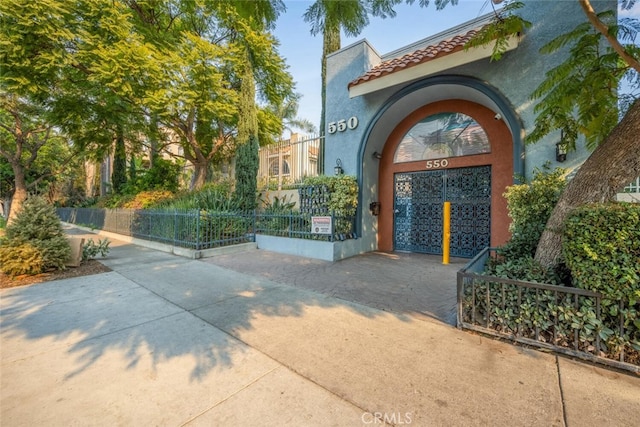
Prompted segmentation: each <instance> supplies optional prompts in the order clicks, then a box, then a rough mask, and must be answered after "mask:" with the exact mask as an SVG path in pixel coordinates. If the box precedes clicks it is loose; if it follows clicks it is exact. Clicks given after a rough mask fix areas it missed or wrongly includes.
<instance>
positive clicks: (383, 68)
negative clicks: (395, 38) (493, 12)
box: [348, 27, 481, 88]
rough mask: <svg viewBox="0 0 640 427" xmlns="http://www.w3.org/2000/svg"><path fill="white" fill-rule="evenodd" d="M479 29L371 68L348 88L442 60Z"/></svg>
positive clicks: (456, 50)
mask: <svg viewBox="0 0 640 427" xmlns="http://www.w3.org/2000/svg"><path fill="white" fill-rule="evenodd" d="M480 29H481V27H480V28H474V29H473V30H470V31H468V32H466V33H464V34H457V35H455V36H453V37H451V38H448V39H446V40H442V41H441V42H439V43H438V44H435V45H431V46H427V47H424V48H422V49H418V50H416V51H414V52H411V53H408V54H406V55H404V56H401V57H399V58H393V59H390V60H387V61H384V62H381V63H380V64H378V65H376V66H375V67H373V68H372V69H371V70H369V71H367V72H366V73H364V74H363V75H361V76H360V77H358V78H357V79H355V80H353V81H352V82H350V83H349V85H348V87H349V88H351V87H353V86H357V85H359V84H361V83H365V82H368V81H371V80H375V79H377V78H379V77H383V76H386V75H389V74H393V73H395V72H397V71H400V70H403V69H407V68H410V67H414V66H416V65H419V64H424V63H425V62H429V61H433V60H434V59H438V58H442V57H443V56H446V55H449V54H451V53H454V52H458V51H460V50H462V49H463V48H464V45H465V44H467V42H468V41H469V40H471V39H472V38H473V36H475V35H476V34H477V33H478V32H479V31H480Z"/></svg>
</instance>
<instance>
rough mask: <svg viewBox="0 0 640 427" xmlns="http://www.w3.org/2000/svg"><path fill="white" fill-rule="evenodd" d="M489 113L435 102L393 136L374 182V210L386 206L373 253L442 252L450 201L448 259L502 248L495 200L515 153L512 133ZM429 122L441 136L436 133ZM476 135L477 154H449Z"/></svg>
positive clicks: (503, 229)
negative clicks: (444, 214) (444, 208)
mask: <svg viewBox="0 0 640 427" xmlns="http://www.w3.org/2000/svg"><path fill="white" fill-rule="evenodd" d="M495 114H496V113H494V112H493V111H492V110H490V109H489V108H487V107H485V106H483V105H480V104H477V103H475V102H471V101H467V100H462V99H454V100H446V101H438V102H433V103H430V104H427V105H424V106H422V107H420V108H418V109H416V110H415V111H413V112H412V113H410V114H409V115H408V116H407V117H405V118H404V119H403V120H401V121H400V123H399V124H398V125H397V126H396V127H395V128H394V129H393V131H392V132H391V133H390V135H389V137H388V138H387V141H386V143H385V144H384V149H383V151H382V156H381V159H380V166H379V175H378V177H379V178H378V189H379V197H380V203H381V206H386V207H387V209H381V210H380V216H379V218H378V248H379V249H380V250H383V251H392V250H405V251H411V252H425V253H441V249H439V248H441V244H442V239H441V236H442V227H441V226H442V208H441V206H442V203H443V202H444V201H446V200H449V201H451V202H452V237H453V239H452V246H451V247H452V254H453V255H455V256H462V257H471V256H474V255H475V254H476V253H477V252H479V251H480V249H482V248H483V247H484V246H488V245H499V244H502V243H504V242H506V240H507V239H508V237H509V230H508V224H509V218H508V216H507V208H506V201H505V199H504V198H503V197H502V194H503V193H504V191H505V188H506V187H507V186H508V185H511V184H512V183H513V174H514V168H513V161H512V159H513V149H514V148H513V139H512V136H511V132H510V131H509V129H508V127H507V126H506V124H505V123H504V121H502V120H496V119H495ZM432 117H436V118H437V119H438V120H439V122H440V123H441V125H442V123H444V126H446V127H447V129H437V126H436V124H435V123H436V122H435V121H430V120H431V119H430V118H432ZM452 118H454V120H452ZM422 124H424V126H422ZM470 126H471V127H472V128H473V131H471V130H470ZM416 129H418V131H416ZM410 131H414V132H417V133H418V134H419V135H414V136H411V134H410ZM480 134H482V135H483V138H485V139H486V142H485V145H486V146H480V145H482V143H479V142H477V141H476V142H475V144H476V148H472V149H467V150H466V151H465V149H462V148H460V149H458V148H452V147H459V146H460V144H461V143H462V142H461V138H467V139H469V140H471V139H474V138H476V136H477V135H480ZM441 138H442V139H443V140H440V139H441ZM446 138H450V140H449V141H448V142H446V141H444V139H446ZM436 139H437V141H436ZM476 139H477V138H476ZM413 140H420V141H419V142H412V141H413ZM477 144H480V145H477ZM477 147H480V148H477ZM434 150H435V151H438V150H440V151H441V152H439V153H434V152H433V151H434ZM447 150H448V151H447ZM430 151H431V152H430ZM454 151H456V152H454ZM416 153H417V154H416Z"/></svg>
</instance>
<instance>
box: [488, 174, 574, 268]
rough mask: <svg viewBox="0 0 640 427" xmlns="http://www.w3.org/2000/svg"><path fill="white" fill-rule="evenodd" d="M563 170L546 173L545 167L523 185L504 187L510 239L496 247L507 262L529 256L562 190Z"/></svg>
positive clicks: (532, 253)
mask: <svg viewBox="0 0 640 427" xmlns="http://www.w3.org/2000/svg"><path fill="white" fill-rule="evenodd" d="M564 173H565V170H564V169H556V170H554V171H550V170H549V167H548V166H547V165H545V166H544V168H543V169H536V170H535V171H534V174H533V179H532V180H531V182H529V183H527V184H518V185H512V186H510V187H508V188H507V191H506V192H505V193H504V197H505V198H506V199H507V208H508V210H509V217H511V225H510V226H509V231H511V239H509V241H508V242H507V243H506V244H505V245H504V246H502V247H501V248H500V253H501V254H502V255H503V256H505V257H506V258H508V259H518V258H523V257H525V258H526V257H532V256H534V255H535V251H536V247H537V246H538V241H539V240H540V236H542V232H543V231H544V227H545V226H546V224H547V220H548V219H549V216H551V211H552V210H553V208H554V207H555V205H556V203H557V202H558V198H559V197H560V194H561V193H562V190H563V189H564V187H565V184H566V182H565V179H564V178H563V175H564Z"/></svg>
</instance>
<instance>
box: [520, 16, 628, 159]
mask: <svg viewBox="0 0 640 427" xmlns="http://www.w3.org/2000/svg"><path fill="white" fill-rule="evenodd" d="M598 17H599V18H600V19H601V20H602V21H603V22H605V23H614V22H615V12H613V11H605V12H602V13H600V14H598ZM610 32H612V33H613V34H614V35H618V36H620V38H621V39H623V40H624V39H626V40H627V41H630V43H629V44H627V45H625V49H626V50H627V52H629V53H630V54H631V55H632V56H634V57H636V58H638V57H640V48H639V47H638V46H637V45H636V44H635V43H634V42H633V38H634V37H635V35H634V34H633V32H634V30H633V29H632V27H631V26H629V25H624V24H621V25H615V24H612V25H611V26H610ZM563 48H564V49H568V50H569V55H568V56H567V59H566V60H565V61H564V62H563V63H561V64H560V65H558V66H557V67H555V68H553V69H551V70H549V71H548V72H547V74H546V78H545V79H544V81H543V82H542V83H541V84H540V85H539V86H538V88H537V89H536V90H535V91H534V92H533V94H532V95H531V98H532V99H534V100H540V102H539V103H538V104H537V105H536V107H535V110H534V111H535V112H536V114H537V117H536V126H535V129H534V130H533V132H531V134H530V135H529V137H528V138H527V142H528V143H534V142H537V141H540V140H541V139H542V138H544V137H545V136H546V135H548V134H550V133H552V132H554V131H556V130H562V132H563V134H564V142H566V143H567V144H568V146H569V148H570V149H575V147H576V142H577V140H578V136H579V135H580V134H582V135H584V137H585V138H586V143H587V146H588V147H589V148H591V149H593V148H595V147H596V146H597V145H598V144H600V143H601V142H602V141H604V139H605V138H606V137H607V136H608V135H609V133H610V132H611V130H612V129H613V127H614V126H615V125H616V124H617V123H618V119H619V111H618V87H619V84H620V81H621V79H622V78H623V77H625V76H626V77H627V78H629V79H630V81H635V85H636V87H637V85H638V83H639V82H638V80H637V73H636V72H635V71H634V70H633V69H632V68H631V67H630V66H629V65H628V64H626V63H625V62H624V61H623V60H622V59H621V58H620V56H619V55H618V54H617V53H616V52H615V51H614V50H613V49H612V48H611V47H609V46H608V45H607V44H606V42H605V41H604V38H603V35H602V34H601V33H599V32H598V31H596V30H595V29H594V28H593V26H592V25H591V23H589V22H585V23H582V24H580V25H578V26H577V27H576V28H575V29H573V30H572V31H570V32H568V33H566V34H561V35H560V36H558V37H556V38H555V39H553V40H552V41H550V42H549V43H547V44H546V45H545V46H543V47H542V49H541V53H543V54H550V53H553V52H556V51H558V50H559V49H563ZM633 75H635V76H636V77H635V78H634V77H632V76H633Z"/></svg>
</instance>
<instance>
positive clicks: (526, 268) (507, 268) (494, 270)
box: [485, 256, 558, 285]
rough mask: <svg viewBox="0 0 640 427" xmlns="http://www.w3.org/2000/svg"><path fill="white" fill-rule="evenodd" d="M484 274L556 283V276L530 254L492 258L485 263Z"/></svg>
mask: <svg viewBox="0 0 640 427" xmlns="http://www.w3.org/2000/svg"><path fill="white" fill-rule="evenodd" d="M485 274H489V275H491V276H496V277H502V278H504V279H513V280H526V281H527V282H536V283H550V284H554V285H555V284H558V278H557V277H556V276H555V275H554V274H553V272H549V271H548V270H547V269H545V268H543V267H542V266H541V265H540V264H539V263H538V262H536V261H535V260H534V259H533V257H531V256H524V257H520V258H514V259H505V258H502V257H499V258H492V259H490V261H489V262H488V263H487V268H486V270H485Z"/></svg>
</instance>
